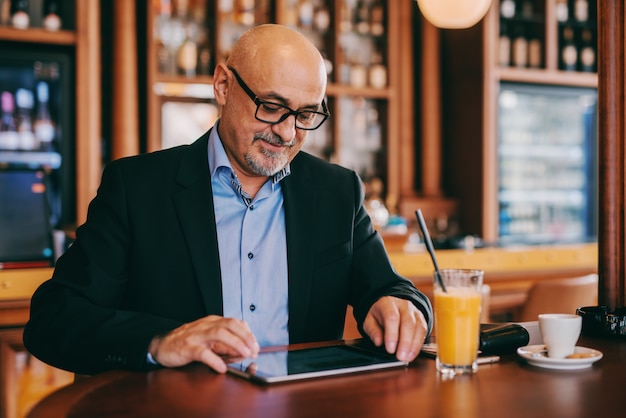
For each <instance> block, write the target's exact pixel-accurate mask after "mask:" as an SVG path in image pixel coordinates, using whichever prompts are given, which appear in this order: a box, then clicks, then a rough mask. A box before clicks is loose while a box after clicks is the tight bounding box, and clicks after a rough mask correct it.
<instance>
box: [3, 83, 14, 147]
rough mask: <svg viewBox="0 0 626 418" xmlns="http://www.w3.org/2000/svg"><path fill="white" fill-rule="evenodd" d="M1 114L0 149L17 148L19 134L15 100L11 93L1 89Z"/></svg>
mask: <svg viewBox="0 0 626 418" xmlns="http://www.w3.org/2000/svg"><path fill="white" fill-rule="evenodd" d="M0 105H1V109H2V116H0V150H16V149H18V148H19V135H18V133H17V125H16V122H15V101H14V99H13V94H12V93H11V92H8V91H3V92H2V94H1V95H0Z"/></svg>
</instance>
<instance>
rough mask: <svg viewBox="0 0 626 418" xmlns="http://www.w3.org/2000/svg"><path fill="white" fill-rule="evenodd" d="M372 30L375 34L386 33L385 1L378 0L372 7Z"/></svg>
mask: <svg viewBox="0 0 626 418" xmlns="http://www.w3.org/2000/svg"><path fill="white" fill-rule="evenodd" d="M369 14H370V32H371V34H372V35H373V36H382V35H384V34H385V7H384V5H383V2H382V1H380V0H376V1H375V2H374V4H372V7H371V9H370V13H369Z"/></svg>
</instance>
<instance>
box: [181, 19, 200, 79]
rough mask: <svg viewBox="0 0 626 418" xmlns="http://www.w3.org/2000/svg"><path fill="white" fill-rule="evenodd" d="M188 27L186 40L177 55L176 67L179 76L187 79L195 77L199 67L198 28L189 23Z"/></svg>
mask: <svg viewBox="0 0 626 418" xmlns="http://www.w3.org/2000/svg"><path fill="white" fill-rule="evenodd" d="M186 26H187V27H186V28H185V40H184V41H183V43H182V44H181V45H180V47H179V48H178V51H177V53H176V66H177V68H178V73H179V74H181V75H184V76H186V77H195V76H196V66H197V65H198V43H197V42H196V33H197V27H196V26H195V25H194V24H189V23H188V24H187V25H186Z"/></svg>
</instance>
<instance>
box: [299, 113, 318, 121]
mask: <svg viewBox="0 0 626 418" xmlns="http://www.w3.org/2000/svg"><path fill="white" fill-rule="evenodd" d="M314 117H315V113H313V112H300V114H299V115H298V119H299V120H300V121H301V122H309V121H311V120H313V118H314Z"/></svg>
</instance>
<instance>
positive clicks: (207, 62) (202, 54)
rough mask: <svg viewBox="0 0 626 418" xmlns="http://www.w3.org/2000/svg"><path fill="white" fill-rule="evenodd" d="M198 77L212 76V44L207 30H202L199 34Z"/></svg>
mask: <svg viewBox="0 0 626 418" xmlns="http://www.w3.org/2000/svg"><path fill="white" fill-rule="evenodd" d="M196 74H198V75H211V44H210V42H209V36H208V33H207V30H206V29H205V28H202V29H200V30H199V34H198V65H197V69H196Z"/></svg>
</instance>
